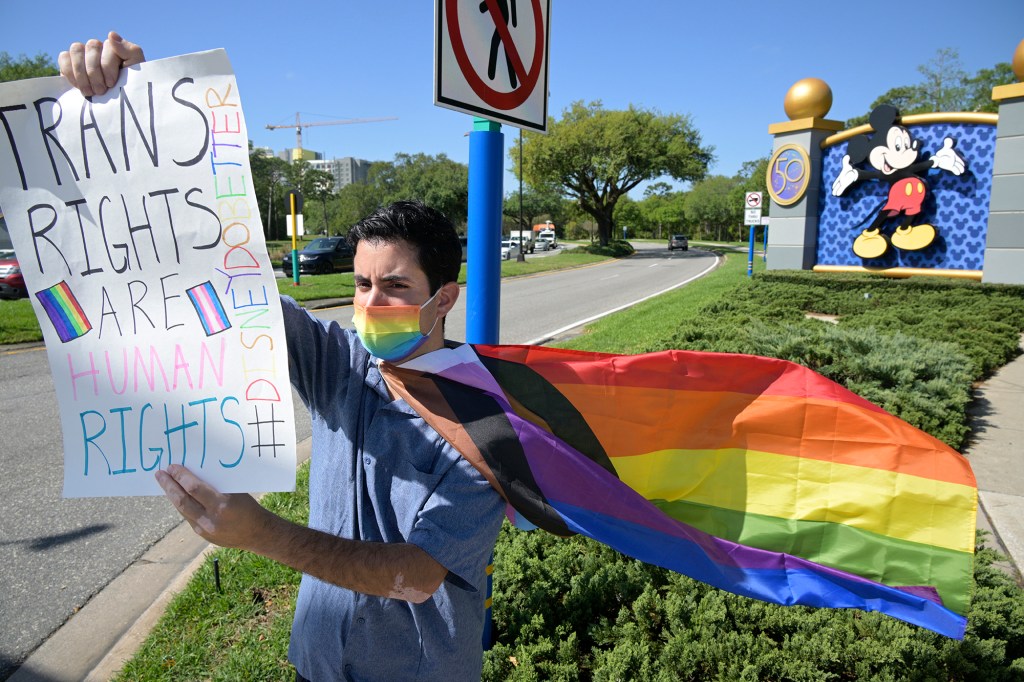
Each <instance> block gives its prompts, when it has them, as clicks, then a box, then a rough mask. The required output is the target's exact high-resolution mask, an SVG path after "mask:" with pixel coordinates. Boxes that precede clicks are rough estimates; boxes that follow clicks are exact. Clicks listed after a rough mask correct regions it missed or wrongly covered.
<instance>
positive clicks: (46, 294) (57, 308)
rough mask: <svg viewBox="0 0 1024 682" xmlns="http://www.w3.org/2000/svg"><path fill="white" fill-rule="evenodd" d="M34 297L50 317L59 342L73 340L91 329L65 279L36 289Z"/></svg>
mask: <svg viewBox="0 0 1024 682" xmlns="http://www.w3.org/2000/svg"><path fill="white" fill-rule="evenodd" d="M36 298H38V299H39V303H40V304H41V305H42V306H43V310H45V311H46V315H47V316H48V317H49V318H50V322H51V323H52V324H53V328H54V329H55V330H56V331H57V335H58V336H59V337H60V340H61V343H67V342H68V341H73V340H74V339H77V338H78V337H79V336H82V335H83V334H85V333H86V332H88V331H89V330H90V329H92V325H91V324H89V318H87V317H86V316H85V311H83V310H82V306H80V305H78V299H76V298H75V295H74V294H73V293H71V287H69V286H68V283H67V282H66V281H65V282H61V283H60V284H54V285H53V286H52V287H50V288H49V289H43V290H42V291H37V292H36Z"/></svg>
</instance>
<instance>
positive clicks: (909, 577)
mask: <svg viewBox="0 0 1024 682" xmlns="http://www.w3.org/2000/svg"><path fill="white" fill-rule="evenodd" d="M382 369H383V372H384V376H385V379H386V380H387V382H388V385H389V387H391V389H392V391H394V392H395V393H396V394H397V395H400V396H402V397H403V398H404V399H405V400H406V401H407V402H408V403H409V404H410V405H411V406H413V408H414V409H415V410H416V411H417V412H418V413H419V414H420V415H421V416H423V417H424V419H426V420H427V422H428V423H430V424H431V425H432V426H433V427H434V428H435V429H436V430H437V431H438V432H439V433H440V434H441V435H442V436H444V437H445V438H446V439H447V440H448V441H449V442H450V443H452V444H453V446H455V448H456V449H457V450H458V451H459V452H460V453H462V455H463V456H464V457H466V459H468V460H469V461H470V462H472V463H473V464H474V466H476V468H477V469H478V470H479V471H481V473H483V475H484V476H485V477H487V478H488V480H489V481H490V482H491V484H492V485H493V486H494V487H495V489H497V490H498V491H499V492H500V493H501V494H502V495H503V496H504V497H505V499H506V500H507V501H508V502H509V504H510V506H511V507H514V509H515V510H516V511H515V512H510V517H512V518H513V519H514V520H518V519H520V518H525V520H526V521H527V522H529V524H530V525H533V524H535V525H536V526H539V527H541V528H544V529H546V530H549V531H551V532H553V533H556V534H559V535H569V534H572V533H580V534H583V535H586V536H589V537H591V538H594V539H596V540H598V541H600V542H603V543H605V544H607V545H609V546H611V547H613V548H615V549H617V550H619V551H621V552H622V553H624V554H627V555H630V556H633V557H635V558H638V559H641V560H643V561H646V562H649V563H652V564H657V565H660V566H663V567H666V568H669V569H671V570H674V571H677V572H679V573H683V574H685V575H688V576H690V577H693V578H695V579H697V580H701V581H703V582H705V583H708V584H710V585H713V586H715V587H719V588H722V589H725V590H729V591H730V592H734V593H736V594H740V595H745V596H749V597H754V598H757V599H762V600H765V601H769V602H773V603H777V604H804V605H808V606H818V607H832V608H857V609H863V610H868V611H879V612H882V613H885V614H888V615H890V616H893V617H895V618H898V619H901V620H903V621H906V622H909V623H913V624H916V625H919V626H922V627H925V628H929V629H931V630H933V631H935V632H938V633H940V634H943V635H946V636H949V637H954V638H962V637H963V635H964V631H965V628H966V624H967V618H966V614H967V608H968V604H969V598H970V597H969V593H970V588H971V585H972V569H973V560H974V536H975V527H976V526H975V515H976V511H977V485H976V483H975V480H974V475H973V473H972V472H971V468H970V466H969V465H968V463H967V461H966V459H965V458H964V457H962V456H961V455H960V454H959V453H957V452H956V451H954V450H952V449H951V448H949V447H947V446H946V445H944V444H943V443H941V442H940V441H938V440H936V439H935V438H933V437H931V436H929V435H928V434H926V433H924V432H922V431H920V430H918V429H916V428H915V427H913V426H911V425H909V424H907V423H906V422H904V421H902V420H900V419H898V418H896V417H894V416H893V415H890V414H889V413H887V412H885V411H883V410H882V409H880V408H878V407H876V406H875V405H873V404H871V403H869V402H868V401H866V400H864V399H862V398H860V397H858V396H857V395H855V394H853V393H851V392H850V391H848V390H846V389H845V388H843V387H842V386H840V385H839V384H836V383H834V382H832V381H830V380H829V379H826V378H825V377H822V376H821V375H819V374H816V373H815V372H813V371H811V370H809V369H807V368H805V367H802V366H800V365H797V364H795V363H791V362H787V361H784V360H777V359H772V358H762V357H754V356H746V355H734V354H723V353H701V352H689V351H665V352H661V353H651V354H646V355H635V356H626V355H610V354H601V353H585V352H579V351H569V350H558V349H551V348H543V347H533V346H475V347H474V346H469V345H464V346H461V347H459V348H457V349H445V350H441V351H437V352H435V353H429V354H426V355H423V356H421V357H419V358H415V359H414V360H412V361H410V362H407V363H405V364H403V365H401V366H395V365H389V364H387V363H385V364H383V365H382ZM517 525H519V524H518V523H517Z"/></svg>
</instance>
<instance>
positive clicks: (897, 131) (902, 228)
mask: <svg viewBox="0 0 1024 682" xmlns="http://www.w3.org/2000/svg"><path fill="white" fill-rule="evenodd" d="M898 119H899V111H898V110H897V109H896V108H895V107H893V106H889V105H882V106H879V107H876V108H875V110H874V111H872V112H871V116H870V118H869V121H870V125H871V128H872V130H873V133H872V134H869V135H860V136H858V137H855V138H853V139H852V140H850V144H849V147H848V149H847V152H848V153H847V155H846V156H844V157H843V161H842V167H841V169H840V171H839V174H838V175H837V177H836V178H835V180H834V181H833V183H832V194H833V195H834V196H837V197H838V196H842V195H843V194H844V193H845V192H846V191H847V190H848V189H849V188H850V187H851V186H853V185H854V184H856V183H858V182H860V181H862V180H879V181H880V182H884V183H888V184H889V192H888V196H887V198H886V200H885V203H884V204H883V205H881V206H880V207H879V209H878V214H877V215H876V216H875V219H874V220H873V221H872V223H871V224H870V225H869V226H868V227H867V228H865V229H864V230H863V231H862V232H861V234H860V235H859V236H858V237H857V238H856V239H855V240H854V242H853V252H854V253H855V254H856V255H857V256H859V257H861V258H878V257H879V256H882V255H883V254H885V253H886V251H888V249H889V245H890V243H891V244H892V246H894V247H895V248H897V249H900V250H903V251H920V250H922V249H925V248H927V247H928V246H929V245H931V244H932V242H933V241H935V237H936V234H937V228H936V226H934V225H931V224H928V223H925V222H920V220H921V213H922V206H923V205H924V202H925V199H926V198H927V196H928V183H927V181H926V180H925V178H924V177H923V176H924V175H925V174H926V173H927V172H928V171H929V170H932V169H939V170H943V171H947V172H949V173H952V174H953V175H962V174H963V173H964V171H965V169H966V163H965V162H964V159H963V157H962V156H960V155H959V154H958V153H957V152H956V151H955V150H954V149H953V146H954V144H955V140H954V139H953V138H951V137H946V138H945V139H944V140H943V142H942V147H941V148H940V149H939V150H938V151H937V152H935V153H934V154H932V155H930V156H928V157H927V158H926V159H923V160H918V159H919V157H920V156H921V150H919V146H920V141H919V140H917V139H914V137H913V136H912V135H911V134H910V131H909V130H907V128H905V127H903V126H901V125H898V124H897V120H898ZM861 165H866V166H868V167H869V168H868V169H865V168H858V167H857V166H861ZM896 218H899V222H898V224H897V225H896V227H895V229H894V230H893V231H892V234H891V236H889V235H887V234H886V233H885V232H884V231H883V230H884V229H885V228H887V227H888V225H887V224H888V223H891V221H893V220H894V219H896Z"/></svg>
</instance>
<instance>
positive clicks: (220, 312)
mask: <svg viewBox="0 0 1024 682" xmlns="http://www.w3.org/2000/svg"><path fill="white" fill-rule="evenodd" d="M188 298H189V300H190V301H192V305H193V307H195V309H196V314H197V315H199V321H200V322H202V323H203V330H204V331H205V332H206V335H207V336H213V335H214V334H218V333H220V332H222V331H224V330H225V329H230V328H231V320H229V319H228V314H227V311H225V310H224V306H223V305H221V302H220V297H218V296H217V291H216V290H215V289H214V288H213V284H211V283H210V282H204V283H203V284H199V285H196V286H194V287H192V288H191V289H188Z"/></svg>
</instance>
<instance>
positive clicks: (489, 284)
mask: <svg viewBox="0 0 1024 682" xmlns="http://www.w3.org/2000/svg"><path fill="white" fill-rule="evenodd" d="M504 155H505V136H504V135H503V134H502V132H501V124H500V123H495V122H493V121H488V120H487V119H483V118H477V117H474V118H473V132H471V133H470V134H469V215H468V220H469V234H468V237H469V243H468V244H467V245H466V246H467V248H466V341H468V342H469V343H498V321H499V319H500V313H501V197H502V179H503V174H504V172H505V171H504V168H503V166H504V163H503V162H504ZM493 570H494V555H493V554H492V555H491V558H490V560H489V561H488V563H487V601H486V611H487V612H486V613H485V614H484V632H483V648H484V650H485V651H487V650H490V648H491V644H492V643H493V640H494V631H493V625H492V619H491V595H492V591H491V586H492V579H491V573H492V571H493Z"/></svg>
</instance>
